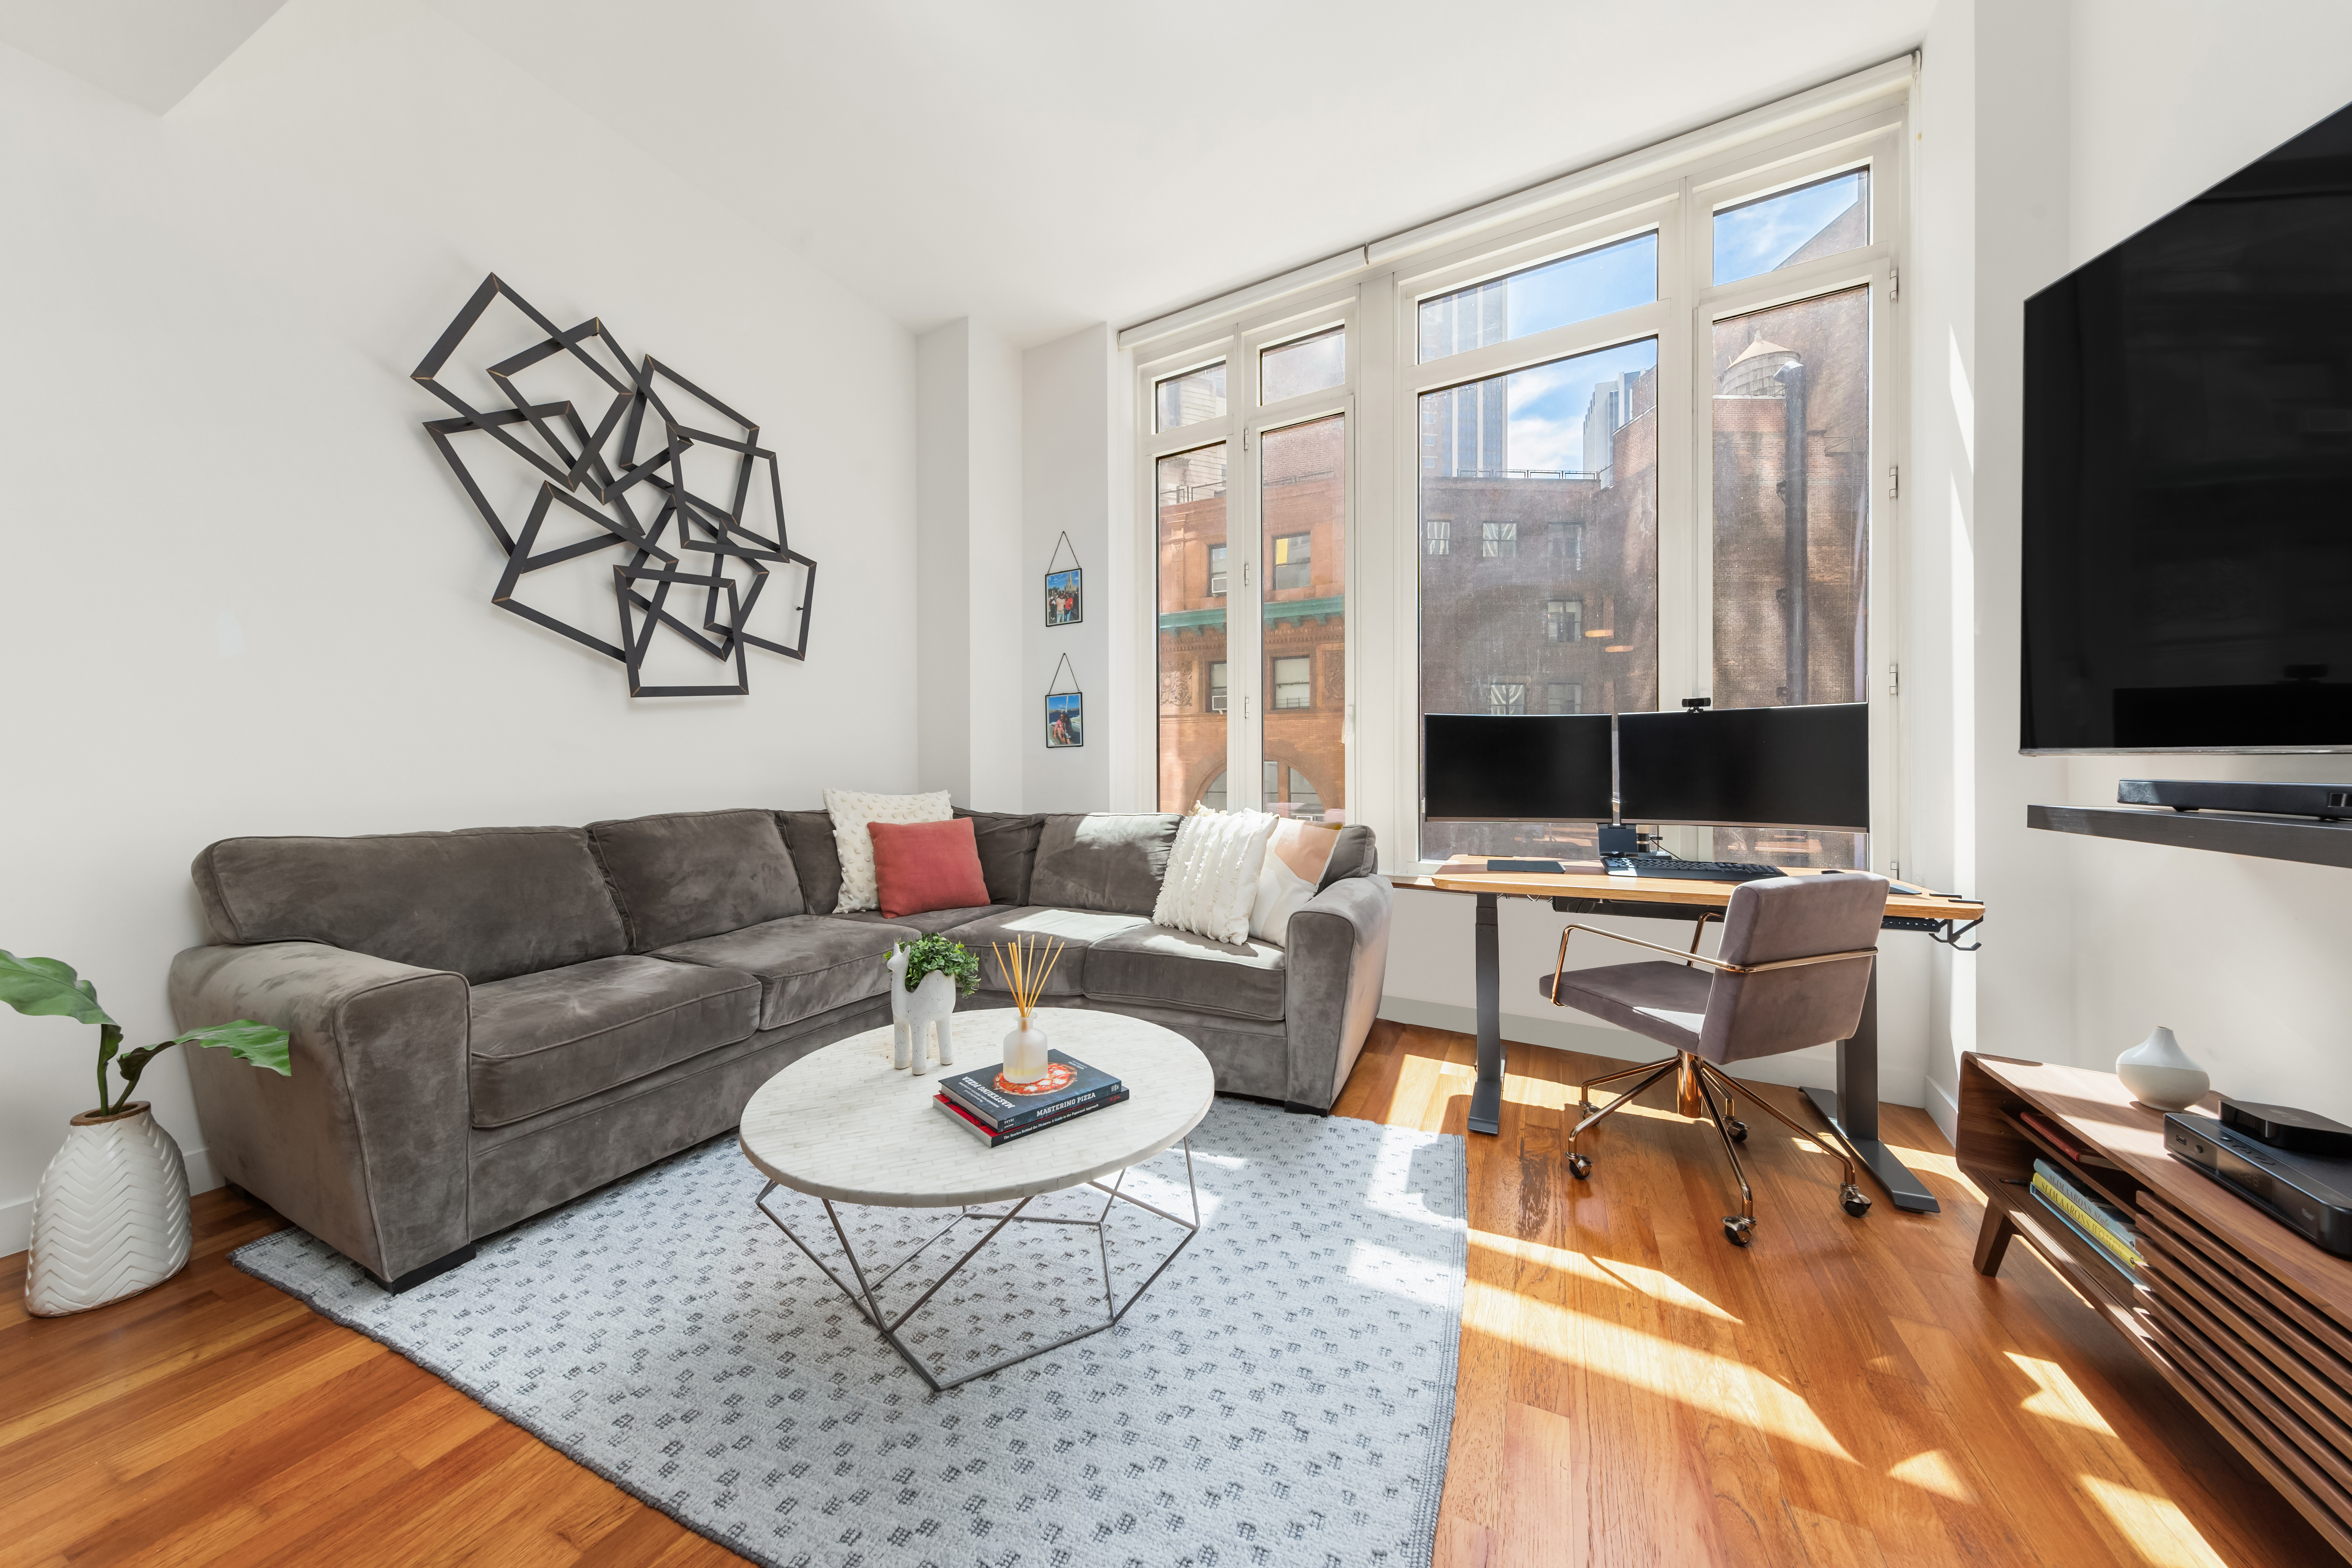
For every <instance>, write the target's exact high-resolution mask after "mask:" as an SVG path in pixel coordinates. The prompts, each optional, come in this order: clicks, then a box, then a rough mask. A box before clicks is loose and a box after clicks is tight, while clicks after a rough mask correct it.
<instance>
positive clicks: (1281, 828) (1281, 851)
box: [1249, 816, 1339, 947]
mask: <svg viewBox="0 0 2352 1568" xmlns="http://www.w3.org/2000/svg"><path fill="white" fill-rule="evenodd" d="M1338 843H1339V829H1338V828H1336V827H1326V826H1323V825H1322V824H1320V823H1315V822H1301V821H1299V820H1298V819H1297V817H1295V816H1286V817H1283V818H1281V819H1280V822H1279V824H1278V825H1277V826H1276V828H1275V830H1274V833H1273V835H1272V837H1269V838H1267V840H1266V843H1265V866H1264V867H1263V868H1261V869H1260V870H1259V872H1258V879H1257V902H1256V904H1255V905H1254V906H1253V907H1252V908H1251V910H1250V922H1249V923H1250V935H1252V936H1254V937H1256V938H1257V939H1258V940H1260V941H1261V942H1272V943H1274V944H1275V945H1276V947H1287V946H1289V945H1290V917H1291V916H1292V915H1295V914H1297V912H1298V911H1299V910H1301V909H1304V908H1305V907H1306V905H1307V900H1309V899H1311V898H1313V897H1314V896H1315V889H1316V887H1317V885H1318V884H1319V883H1320V882H1321V881H1322V880H1323V868H1324V867H1325V866H1327V865H1328V864H1329V863H1330V860H1331V850H1332V847H1334V846H1335V845H1337V844H1338Z"/></svg>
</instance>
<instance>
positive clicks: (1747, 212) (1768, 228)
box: [1715, 169, 1868, 283]
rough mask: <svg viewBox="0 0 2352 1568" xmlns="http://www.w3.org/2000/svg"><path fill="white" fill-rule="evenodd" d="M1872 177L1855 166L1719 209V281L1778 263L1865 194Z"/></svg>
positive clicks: (1729, 280)
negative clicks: (1847, 171) (1850, 170)
mask: <svg viewBox="0 0 2352 1568" xmlns="http://www.w3.org/2000/svg"><path fill="white" fill-rule="evenodd" d="M1867 177H1868V176H1867V175H1866V174H1864V172H1863V171H1862V170H1860V169H1856V170H1855V171H1853V173H1852V174H1840V175H1838V176H1837V177H1836V178H1834V179H1829V180H1823V181H1822V182H1821V183H1820V184H1812V185H1800V186H1798V187H1797V188H1796V189H1795V190H1793V191H1783V192H1782V193H1780V195H1777V196H1767V197H1766V198H1765V199H1764V200H1762V201H1760V202H1749V203H1748V205H1745V206H1738V207H1730V208H1727V209H1726V210H1725V211H1723V212H1719V213H1717V214H1716V215H1715V280H1716V281H1717V283H1737V282H1738V280H1739V279H1742V278H1753V277H1755V276H1756V275H1757V274H1758V273H1759V272H1769V271H1771V270H1772V269H1773V268H1777V267H1779V266H1780V264H1781V263H1782V262H1784V261H1786V260H1788V259H1789V258H1790V256H1791V255H1792V254H1794V253H1795V251H1796V250H1797V249H1798V247H1801V246H1802V245H1803V244H1804V243H1805V241H1807V240H1809V239H1811V238H1812V237H1813V236H1815V235H1817V234H1819V233H1821V232H1822V230H1823V229H1825V228H1827V227H1828V226H1830V224H1831V223H1832V221H1833V220H1834V219H1835V218H1836V217H1837V216H1838V215H1839V214H1841V213H1843V212H1844V211H1845V209H1846V208H1848V207H1850V206H1852V205H1853V204H1854V203H1856V202H1857V201H1860V200H1861V199H1862V196H1863V182H1864V180H1865V179H1866V178H1867Z"/></svg>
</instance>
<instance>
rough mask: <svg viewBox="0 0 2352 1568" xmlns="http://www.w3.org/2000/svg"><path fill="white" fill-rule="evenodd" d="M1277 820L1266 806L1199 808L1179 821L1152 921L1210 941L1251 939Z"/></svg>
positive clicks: (1152, 913) (1152, 911) (1245, 940)
mask: <svg viewBox="0 0 2352 1568" xmlns="http://www.w3.org/2000/svg"><path fill="white" fill-rule="evenodd" d="M1277 820H1278V819H1277V818H1276V817H1274V816H1270V815H1268V814H1267V813H1265V812H1263V811H1236V812H1230V813H1227V812H1199V813H1195V814H1194V815H1192V816H1188V817H1186V818H1185V819H1184V820H1183V821H1182V822H1181V823H1179V824H1178V825H1177V827H1176V842H1175V843H1174V844H1173V845H1171V846H1170V847H1169V850H1168V875H1167V877H1166V879H1164V880H1162V881H1161V882H1160V901H1159V902H1158V903H1157V904H1155V905H1153V906H1152V910H1151V923H1152V924H1153V925H1160V926H1170V927H1172V928H1173V929H1175V930H1177V931H1191V932H1192V933H1193V934H1194V935H1196V936H1205V937H1207V938H1209V939H1210V940H1211V941H1212V942H1247V941H1248V940H1249V933H1250V910H1253V909H1254V908H1255V907H1256V905H1257V879H1258V873H1259V872H1260V871H1261V870H1262V869H1263V868H1265V841H1266V837H1267V836H1268V835H1270V834H1272V833H1273V832H1274V826H1275V823H1276V821H1277Z"/></svg>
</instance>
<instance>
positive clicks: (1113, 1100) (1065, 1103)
mask: <svg viewBox="0 0 2352 1568" xmlns="http://www.w3.org/2000/svg"><path fill="white" fill-rule="evenodd" d="M1046 1058H1047V1060H1048V1061H1049V1062H1050V1063H1051V1065H1050V1066H1049V1067H1048V1068H1046V1072H1045V1077H1044V1078H1042V1079H1038V1080H1037V1082H1035V1083H1034V1084H1030V1085H1024V1086H1015V1085H1013V1084H1008V1083H1006V1082H1004V1081H1003V1079H1001V1078H999V1077H998V1076H997V1073H998V1070H999V1069H997V1068H992V1067H987V1068H978V1069H976V1070H974V1071H971V1072H960V1073H958V1074H956V1075H955V1076H954V1077H953V1078H949V1079H940V1092H939V1094H938V1096H937V1098H936V1099H935V1100H933V1101H932V1103H933V1104H935V1105H937V1106H938V1107H939V1108H940V1110H941V1111H942V1112H944V1113H945V1114H946V1116H947V1118H948V1120H950V1121H953V1122H954V1123H955V1124H956V1125H957V1126H959V1127H961V1128H962V1129H963V1130H964V1131H967V1132H969V1133H971V1135H972V1136H973V1137H975V1138H979V1139H982V1140H983V1141H984V1142H986V1143H987V1144H988V1146H989V1147H990V1148H992V1149H993V1148H995V1147H996V1146H997V1145H998V1144H999V1143H1010V1142H1013V1140H1014V1139H1015V1138H1026V1137H1028V1136H1029V1134H1031V1133H1032V1132H1043V1131H1045V1129H1046V1128H1048V1127H1054V1126H1058V1125H1059V1124H1061V1123H1062V1122H1065V1121H1070V1120H1072V1119H1073V1118H1075V1117H1080V1116H1084V1115H1086V1114H1087V1112H1088V1111H1093V1110H1103V1109H1105V1108H1106V1107H1108V1106H1113V1105H1117V1104H1118V1102H1119V1101H1120V1100H1125V1099H1126V1098H1127V1085H1125V1084H1123V1083H1121V1082H1120V1081H1119V1080H1118V1079H1115V1078H1113V1077H1111V1076H1110V1074H1108V1073H1107V1072H1104V1071H1102V1070H1100V1069H1099V1068H1090V1067H1088V1066H1087V1064H1086V1063H1084V1062H1082V1061H1079V1060H1078V1059H1077V1058H1075V1057H1067V1056H1064V1055H1063V1054H1062V1053H1061V1052H1059V1051H1048V1052H1046Z"/></svg>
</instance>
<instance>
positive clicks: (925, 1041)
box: [884, 944, 956, 1074]
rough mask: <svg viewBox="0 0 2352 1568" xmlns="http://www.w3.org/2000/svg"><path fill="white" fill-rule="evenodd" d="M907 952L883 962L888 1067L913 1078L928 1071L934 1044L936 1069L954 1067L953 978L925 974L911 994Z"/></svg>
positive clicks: (895, 950) (894, 953)
mask: <svg viewBox="0 0 2352 1568" xmlns="http://www.w3.org/2000/svg"><path fill="white" fill-rule="evenodd" d="M907 957H908V949H907V947H906V946H905V945H904V944H901V945H900V946H898V947H894V948H892V949H891V950H890V956H889V957H888V958H887V959H886V960H885V961H884V963H886V965H887V967H888V969H889V971H890V1065H891V1066H892V1067H894V1068H901V1069H904V1070H908V1071H912V1072H915V1073H917V1074H921V1073H926V1072H929V1071H930V1056H931V1047H933V1045H934V1044H936V1046H937V1047H938V1050H939V1054H940V1066H941V1067H943V1068H944V1067H953V1066H955V1040H954V1032H953V1028H952V1025H953V1022H954V1016H955V1005H956V983H955V976H953V975H951V974H941V973H938V972H937V971H934V972H932V973H929V974H926V975H924V976H923V978H922V979H921V980H920V981H919V982H918V983H917V984H916V986H915V988H914V989H913V990H912V991H909V990H908V989H907Z"/></svg>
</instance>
